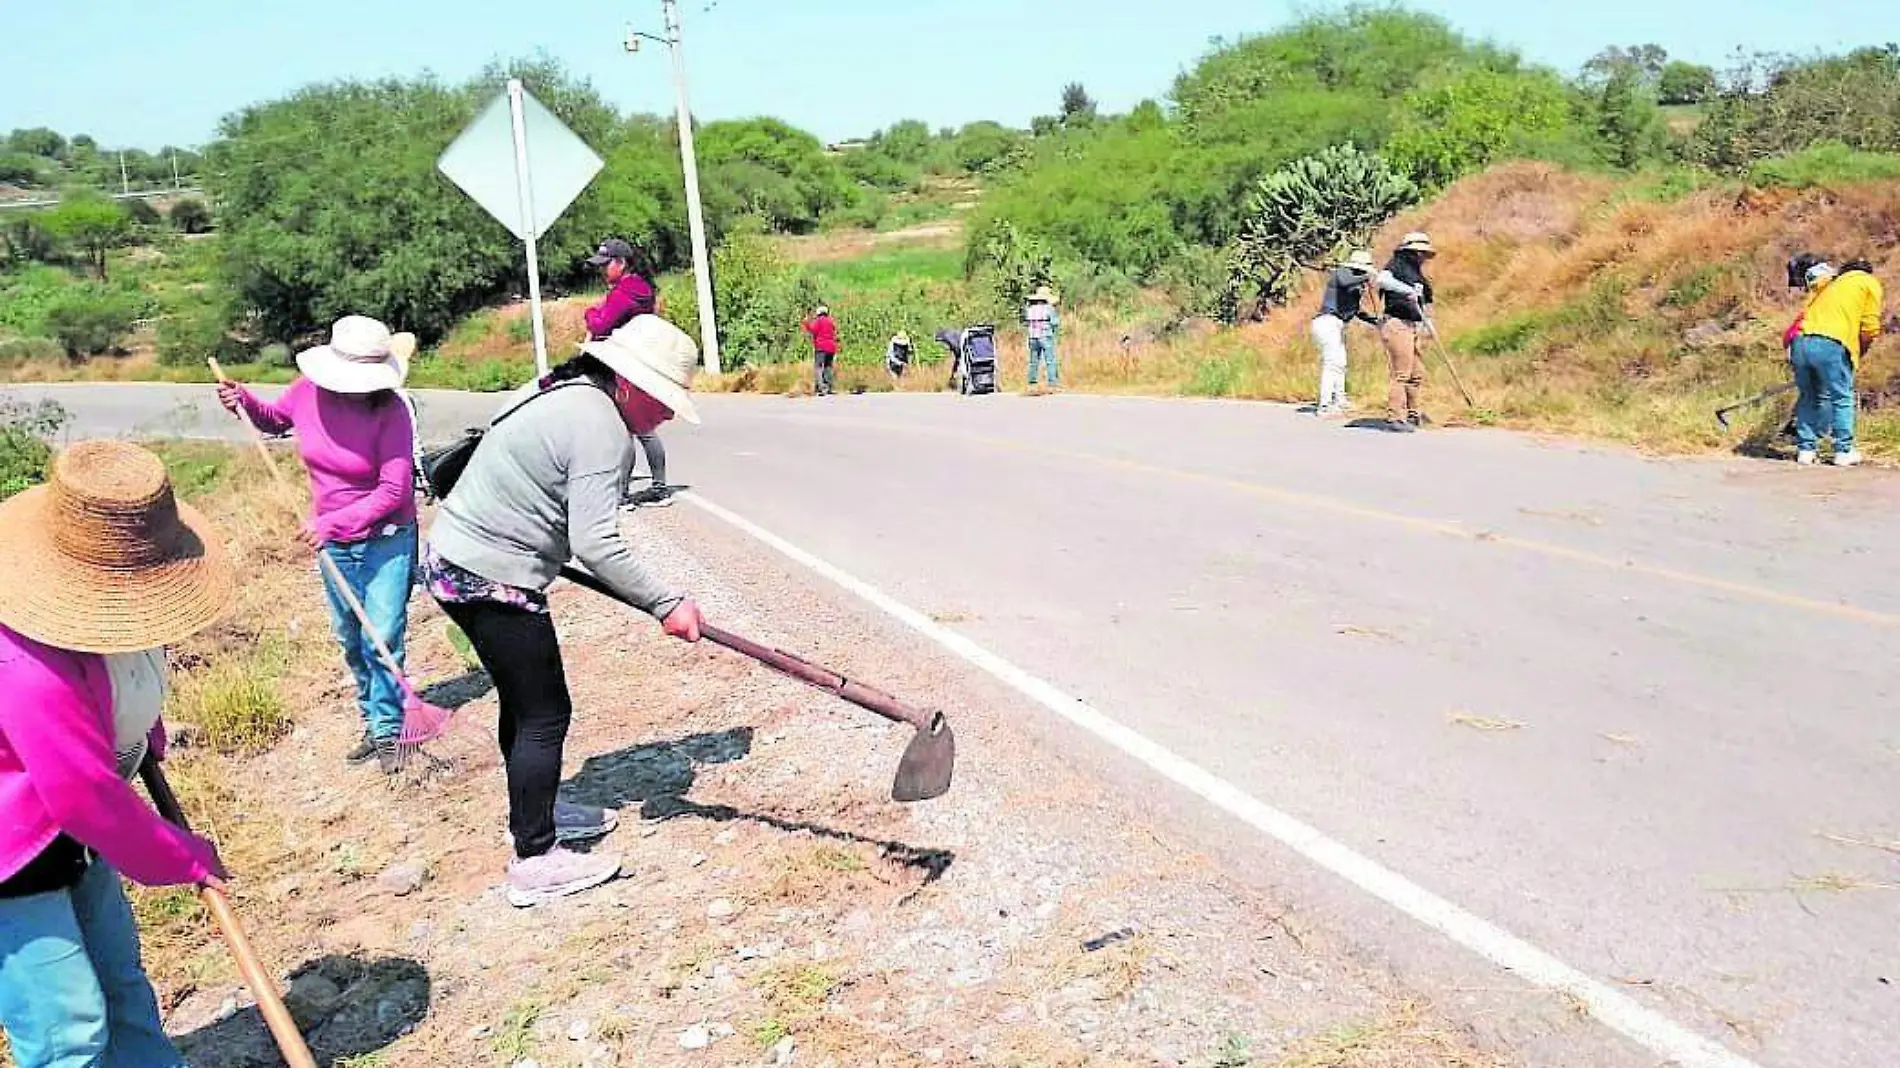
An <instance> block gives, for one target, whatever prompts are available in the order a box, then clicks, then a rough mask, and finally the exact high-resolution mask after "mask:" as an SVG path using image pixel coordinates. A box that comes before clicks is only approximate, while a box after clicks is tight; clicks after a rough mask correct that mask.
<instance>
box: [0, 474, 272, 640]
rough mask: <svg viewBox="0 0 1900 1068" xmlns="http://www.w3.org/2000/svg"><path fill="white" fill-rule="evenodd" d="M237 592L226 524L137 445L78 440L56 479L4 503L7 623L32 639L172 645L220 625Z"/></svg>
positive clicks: (0, 517) (1, 574) (2, 616)
mask: <svg viewBox="0 0 1900 1068" xmlns="http://www.w3.org/2000/svg"><path fill="white" fill-rule="evenodd" d="M235 591H236V580H235V576H234V574H233V572H232V568H231V564H230V561H229V559H228V558H227V557H226V556H225V552H224V546H223V543H222V542H221V541H220V540H219V538H218V535H217V533H216V531H215V530H214V529H213V528H212V526H211V524H210V523H208V522H206V520H205V518H204V516H202V515H200V514H198V512H197V510H196V509H193V508H192V507H190V506H189V505H185V504H180V503H179V502H178V499H177V497H176V496H174V495H173V493H172V484H171V479H170V478H169V477H168V476H167V475H166V474H165V465H164V463H163V462H161V461H160V460H159V458H158V457H157V456H154V455H152V454H151V453H150V452H147V451H146V450H144V449H141V448H139V447H138V446H137V445H132V444H128V443H126V442H122V441H82V442H79V443H78V444H75V445H73V446H71V447H70V448H68V449H66V450H65V451H63V452H61V453H60V454H59V455H58V456H57V457H55V458H54V460H53V465H52V471H51V477H50V478H49V480H48V481H47V483H46V485H43V486H34V487H33V488H31V489H28V490H25V491H24V492H22V493H20V494H18V495H16V496H15V497H14V498H13V499H11V500H9V501H7V502H6V503H5V504H0V624H5V625H6V626H7V627H9V628H11V629H13V630H14V631H17V632H18V633H20V634H23V635H25V636H27V637H28V638H31V639H33V640H34V641H37V642H41V643H43V644H46V645H50V646H54V647H55V648H59V649H71V650H75V651H77V652H82V653H129V652H137V651H140V650H144V649H152V648H156V647H158V646H161V645H169V644H171V643H172V642H177V641H181V640H183V639H185V638H188V637H190V636H191V635H193V634H196V633H197V632H199V631H201V630H203V629H204V628H205V627H208V626H210V625H211V624H212V623H213V622H216V621H217V619H218V617H219V616H222V615H223V614H224V613H225V611H226V610H227V609H228V608H229V607H230V606H231V599H232V597H233V595H234V594H235Z"/></svg>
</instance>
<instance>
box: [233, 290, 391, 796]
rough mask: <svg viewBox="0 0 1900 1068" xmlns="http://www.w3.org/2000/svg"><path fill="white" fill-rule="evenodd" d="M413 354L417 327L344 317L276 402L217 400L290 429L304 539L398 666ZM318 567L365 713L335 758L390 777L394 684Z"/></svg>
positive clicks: (245, 397) (302, 356)
mask: <svg viewBox="0 0 1900 1068" xmlns="http://www.w3.org/2000/svg"><path fill="white" fill-rule="evenodd" d="M415 351H416V339H415V335H413V334H394V333H391V332H390V330H389V327H387V326H385V325H383V324H382V323H381V322H379V321H377V320H375V319H371V318H369V317H368V316H363V315H348V316H344V317H343V318H341V319H338V320H337V321H336V325H335V326H334V327H332V328H331V330H330V343H329V344H327V345H318V346H316V347H314V348H308V349H305V350H303V351H302V352H299V353H298V354H297V368H298V369H299V370H300V371H302V372H303V376H302V377H301V378H299V379H297V380H296V381H295V382H292V383H291V384H290V388H288V389H286V390H285V391H284V393H283V395H282V396H280V397H279V398H278V399H277V400H275V401H267V400H263V399H262V398H260V397H258V396H257V395H256V394H254V393H252V392H251V391H250V390H247V389H245V388H244V387H242V386H239V385H237V384H235V383H232V382H223V383H220V384H219V386H218V400H219V401H220V402H222V403H223V404H224V406H225V407H226V408H228V409H230V410H231V411H232V412H233V413H235V412H237V411H238V410H239V409H240V408H242V409H243V410H244V412H245V413H246V414H247V415H248V416H249V417H250V420H251V422H252V423H254V424H255V425H256V426H257V428H258V429H259V430H261V431H263V432H264V433H266V434H286V433H292V432H294V433H295V434H296V438H297V453H298V455H300V456H302V457H303V462H304V467H305V468H306V469H308V470H309V472H310V518H309V520H308V521H307V522H306V523H305V524H304V527H303V531H302V538H303V541H304V543H305V544H306V545H308V546H309V547H310V548H311V549H314V550H316V551H318V552H321V553H324V554H325V555H327V556H329V557H330V559H331V561H332V562H334V563H335V564H336V570H337V572H338V573H340V574H342V576H343V578H344V580H345V581H346V582H348V583H349V585H350V588H351V590H352V591H353V592H354V593H355V595H356V597H357V599H358V600H360V601H361V602H362V604H363V607H365V608H366V609H368V610H369V612H368V614H369V618H370V622H372V623H374V624H375V627H376V631H377V636H379V637H380V638H382V640H383V642H384V644H385V645H387V646H388V648H389V651H390V652H391V653H392V654H393V655H394V657H395V660H396V663H397V664H398V665H401V664H402V663H403V659H404V648H403V647H404V636H405V634H406V633H407V631H408V629H409V591H410V589H411V587H412V586H413V583H414V576H415V566H416V493H415V490H416V477H415V472H416V454H415V440H416V428H415V417H414V413H413V411H412V410H411V409H410V408H409V406H408V405H407V403H405V401H404V400H403V399H402V397H401V396H400V390H401V388H402V384H403V381H404V379H406V378H407V377H408V374H409V360H410V357H411V356H413V355H414V354H415ZM320 575H321V578H322V581H323V588H324V592H325V594H326V595H327V597H328V598H329V602H330V621H331V625H332V627H333V628H334V629H335V631H336V637H337V641H338V642H339V643H340V644H341V645H342V647H343V662H344V664H345V665H347V666H348V667H349V670H350V675H351V677H353V678H354V679H355V680H356V703H357V709H358V711H359V712H360V714H361V715H362V717H363V736H362V739H361V740H360V741H359V742H358V743H357V744H356V747H355V748H354V749H352V750H350V752H349V753H348V754H347V755H346V756H345V759H346V760H348V761H349V762H350V763H353V764H355V763H362V762H364V761H367V760H369V759H370V758H371V757H374V758H376V760H377V762H378V765H379V766H380V768H381V770H382V771H383V773H384V774H387V775H393V774H395V773H396V772H397V771H399V770H400V769H401V767H402V758H401V755H400V753H399V751H398V746H397V744H396V740H397V736H398V735H399V734H401V733H402V715H403V713H402V709H403V689H402V681H401V680H400V679H399V678H397V677H396V676H395V675H393V674H391V673H390V670H389V667H388V665H386V664H384V663H383V661H382V658H381V656H380V655H379V654H378V653H377V651H376V645H375V642H374V641H373V640H372V639H371V637H370V635H369V634H368V633H366V632H365V631H364V629H363V624H362V622H361V621H360V620H359V619H358V618H357V616H356V613H355V612H354V611H352V610H351V608H350V606H349V603H348V601H346V600H345V599H344V597H343V595H342V593H341V592H339V591H338V590H337V589H335V588H334V586H332V579H331V576H330V574H329V573H327V569H325V570H320Z"/></svg>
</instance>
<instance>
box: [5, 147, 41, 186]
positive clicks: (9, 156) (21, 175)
mask: <svg viewBox="0 0 1900 1068" xmlns="http://www.w3.org/2000/svg"><path fill="white" fill-rule="evenodd" d="M39 178H40V161H39V159H38V157H36V156H32V155H29V154H27V153H25V152H0V182H6V183H7V184H9V185H32V184H34V183H36V182H38V181H39Z"/></svg>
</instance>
